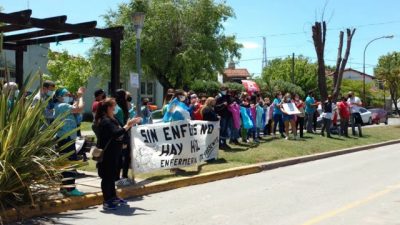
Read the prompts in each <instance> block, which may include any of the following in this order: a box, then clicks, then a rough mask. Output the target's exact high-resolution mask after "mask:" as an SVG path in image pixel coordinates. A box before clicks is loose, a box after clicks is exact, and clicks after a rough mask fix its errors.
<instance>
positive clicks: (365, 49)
mask: <svg viewBox="0 0 400 225" xmlns="http://www.w3.org/2000/svg"><path fill="white" fill-rule="evenodd" d="M393 37H394V36H393V35H389V36H382V37H378V38H375V39H372V40H371V41H370V42H368V44H367V45H366V46H365V48H364V57H363V102H364V103H366V98H365V52H366V51H367V47H368V45H369V44H371V43H372V42H374V41H376V40H379V39H383V38H389V39H391V38H393Z"/></svg>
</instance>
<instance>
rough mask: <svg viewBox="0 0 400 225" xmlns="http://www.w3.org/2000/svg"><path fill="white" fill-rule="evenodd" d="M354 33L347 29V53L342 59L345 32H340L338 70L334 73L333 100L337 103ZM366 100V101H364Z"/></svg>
mask: <svg viewBox="0 0 400 225" xmlns="http://www.w3.org/2000/svg"><path fill="white" fill-rule="evenodd" d="M354 32H356V29H353V30H350V29H346V34H347V41H346V51H345V53H344V57H343V58H342V49H343V31H340V34H339V47H338V56H337V60H336V68H335V72H334V73H333V93H332V95H333V100H334V101H336V99H337V98H338V96H339V94H340V87H341V84H342V78H343V72H344V69H346V64H347V60H348V58H349V55H350V48H351V41H352V39H353V36H354ZM364 100H365V99H364Z"/></svg>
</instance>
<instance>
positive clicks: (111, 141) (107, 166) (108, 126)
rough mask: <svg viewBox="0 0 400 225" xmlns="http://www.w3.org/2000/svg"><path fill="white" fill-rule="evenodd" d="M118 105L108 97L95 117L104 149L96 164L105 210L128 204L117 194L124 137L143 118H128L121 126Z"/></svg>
mask: <svg viewBox="0 0 400 225" xmlns="http://www.w3.org/2000/svg"><path fill="white" fill-rule="evenodd" d="M116 106H117V102H116V101H115V99H113V98H106V99H105V100H104V101H102V102H101V103H100V105H99V107H98V108H97V112H96V117H95V123H96V125H97V126H98V129H99V130H98V131H99V132H98V138H97V146H98V147H99V148H101V149H103V150H104V154H103V161H102V162H98V163H97V165H96V167H97V170H98V174H99V177H100V178H101V191H102V193H103V199H104V201H103V209H104V210H115V209H117V207H118V206H121V205H127V202H126V201H125V200H123V199H121V198H119V197H118V196H117V192H116V189H115V180H116V179H117V174H118V173H119V160H120V156H121V154H122V151H123V149H122V148H123V145H124V137H125V135H126V134H127V133H129V130H130V128H131V127H132V126H133V125H135V124H138V123H140V121H141V118H133V119H128V120H127V121H126V123H125V124H123V125H122V126H121V125H120V124H119V122H118V121H117V120H116V118H115V117H114V111H115V107H116Z"/></svg>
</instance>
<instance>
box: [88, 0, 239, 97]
mask: <svg viewBox="0 0 400 225" xmlns="http://www.w3.org/2000/svg"><path fill="white" fill-rule="evenodd" d="M138 10H145V13H146V19H145V24H144V27H143V31H142V35H141V47H142V52H141V56H142V63H143V70H144V74H145V76H149V77H152V78H157V79H158V81H159V82H160V83H161V84H162V86H163V87H164V89H165V90H166V89H167V88H171V87H174V88H183V87H185V86H189V84H190V83H191V82H192V81H193V80H194V78H196V79H200V80H215V81H216V80H217V72H218V71H219V72H222V71H223V69H224V66H225V62H226V61H227V60H228V58H229V57H240V54H239V52H238V50H239V48H240V47H241V45H240V44H238V43H236V41H235V37H234V36H226V35H224V33H223V30H224V27H223V22H224V21H226V20H227V19H228V18H230V17H233V16H234V13H233V10H232V8H231V7H229V6H227V5H226V4H225V3H223V2H221V3H215V2H214V1H212V0H198V1H190V0H179V1H172V0H153V1H133V0H131V2H130V3H129V4H125V3H122V4H120V5H119V7H118V10H117V11H110V12H108V13H107V15H106V16H105V21H106V25H107V26H117V25H125V28H126V29H125V32H124V40H123V41H122V43H121V51H122V54H121V65H122V66H121V75H122V77H125V78H126V77H127V75H128V74H129V71H132V70H134V69H136V68H135V67H136V65H135V63H134V62H135V42H136V40H135V31H134V29H133V28H132V25H131V22H130V20H131V15H132V14H133V12H135V11H138ZM126 25H128V26H126ZM109 46H110V43H109V41H108V40H101V39H98V40H97V41H96V43H95V46H94V47H93V48H92V49H91V51H90V58H91V60H92V62H93V65H96V67H95V71H96V74H101V75H103V76H106V77H108V76H109V74H108V71H110V69H109V63H106V62H108V61H109V60H110V54H109Z"/></svg>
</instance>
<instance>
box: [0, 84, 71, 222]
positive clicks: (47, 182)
mask: <svg viewBox="0 0 400 225" xmlns="http://www.w3.org/2000/svg"><path fill="white" fill-rule="evenodd" d="M32 80H33V79H32ZM33 82H34V81H32V82H30V83H33ZM27 86H28V87H29V84H27ZM24 92H25V91H24V90H21V93H20V94H19V96H16V98H15V99H11V98H13V97H12V95H11V94H10V93H6V92H4V91H3V90H1V94H0V199H1V201H0V207H1V208H0V209H1V210H4V209H6V208H10V207H18V206H19V205H26V204H35V202H36V201H37V200H38V199H41V198H43V197H46V195H47V194H49V193H51V191H52V190H53V191H54V190H57V189H58V187H59V185H60V183H61V181H60V180H61V176H60V167H59V165H62V163H61V162H62V161H65V158H66V157H67V156H63V157H60V156H59V155H58V154H57V150H56V148H55V145H56V144H57V143H58V141H59V140H56V138H55V136H56V133H57V131H58V130H59V129H60V128H61V127H62V125H63V124H62V123H61V119H62V118H57V119H56V120H55V121H54V122H53V123H52V124H50V125H45V124H46V120H45V118H44V114H43V111H44V109H45V107H46V105H47V102H46V101H43V102H38V103H36V104H32V103H33V97H34V95H35V93H33V94H32V95H31V96H28V97H26V96H24V94H23V93H24ZM36 93H37V91H36ZM10 100H11V101H13V104H9V101H10ZM59 150H60V149H59ZM1 210H0V211H1ZM0 222H1V218H0Z"/></svg>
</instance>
